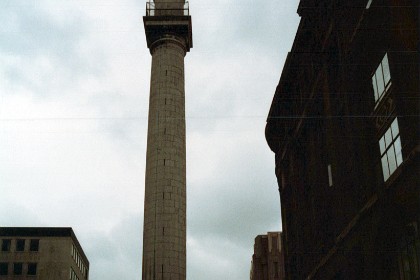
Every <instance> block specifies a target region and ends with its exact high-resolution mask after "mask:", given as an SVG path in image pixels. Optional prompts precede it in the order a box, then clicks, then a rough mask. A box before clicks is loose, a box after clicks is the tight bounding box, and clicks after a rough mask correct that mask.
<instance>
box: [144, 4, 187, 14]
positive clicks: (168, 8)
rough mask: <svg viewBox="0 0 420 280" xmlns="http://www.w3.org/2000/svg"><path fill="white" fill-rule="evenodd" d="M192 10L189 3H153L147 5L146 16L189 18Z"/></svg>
mask: <svg viewBox="0 0 420 280" xmlns="http://www.w3.org/2000/svg"><path fill="white" fill-rule="evenodd" d="M189 15H190V8H189V4H188V2H185V3H174V2H158V3H155V2H152V1H149V2H147V3H146V16H148V17H152V16H189Z"/></svg>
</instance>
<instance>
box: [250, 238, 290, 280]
mask: <svg viewBox="0 0 420 280" xmlns="http://www.w3.org/2000/svg"><path fill="white" fill-rule="evenodd" d="M250 279H251V280H283V279H284V259H283V249H282V241H281V232H268V233H267V234H263V235H258V236H257V237H255V244H254V254H253V255H252V262H251V273H250Z"/></svg>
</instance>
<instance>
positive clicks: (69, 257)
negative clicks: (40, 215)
mask: <svg viewBox="0 0 420 280" xmlns="http://www.w3.org/2000/svg"><path fill="white" fill-rule="evenodd" d="M0 246H1V247H0V280H6V279H7V280H9V279H10V280H11V279H13V280H21V279H22V280H23V279H31V280H36V279H39V280H69V279H70V280H87V279H88V275H89V261H88V259H87V257H86V255H85V253H84V252H83V249H82V247H81V246H80V244H79V242H78V241H77V238H76V235H75V234H74V232H73V230H72V229H71V228H45V227H41V228H35V227H0Z"/></svg>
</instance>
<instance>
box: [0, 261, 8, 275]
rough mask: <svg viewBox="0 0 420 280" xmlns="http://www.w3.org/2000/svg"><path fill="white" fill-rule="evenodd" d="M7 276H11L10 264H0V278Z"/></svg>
mask: <svg viewBox="0 0 420 280" xmlns="http://www.w3.org/2000/svg"><path fill="white" fill-rule="evenodd" d="M4 271H5V273H4ZM5 275H9V263H7V262H0V276H5Z"/></svg>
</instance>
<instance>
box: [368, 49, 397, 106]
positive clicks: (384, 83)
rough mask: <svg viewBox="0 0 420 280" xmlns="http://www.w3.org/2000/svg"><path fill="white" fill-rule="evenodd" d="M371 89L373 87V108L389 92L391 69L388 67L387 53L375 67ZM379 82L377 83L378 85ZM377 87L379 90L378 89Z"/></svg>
mask: <svg viewBox="0 0 420 280" xmlns="http://www.w3.org/2000/svg"><path fill="white" fill-rule="evenodd" d="M371 80H372V87H373V96H374V98H375V108H376V107H378V105H379V104H380V103H381V100H382V99H383V97H384V96H385V95H386V93H388V92H389V90H390V88H391V85H392V79H391V69H390V67H389V58H388V53H387V52H386V53H385V55H384V56H383V58H382V60H381V62H380V63H379V65H378V67H376V70H375V72H374V73H373V74H372V78H371ZM378 80H379V83H378ZM379 86H380V87H381V88H379Z"/></svg>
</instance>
